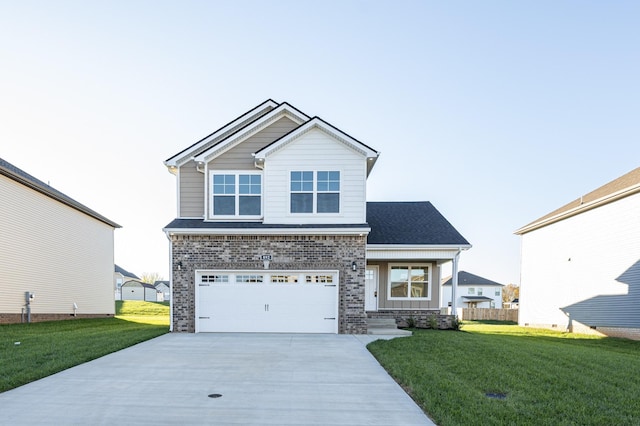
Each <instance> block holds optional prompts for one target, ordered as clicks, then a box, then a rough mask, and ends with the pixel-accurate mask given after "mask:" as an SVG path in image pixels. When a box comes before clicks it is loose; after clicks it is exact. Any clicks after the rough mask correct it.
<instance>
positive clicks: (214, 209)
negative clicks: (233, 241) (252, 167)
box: [211, 173, 262, 218]
mask: <svg viewBox="0 0 640 426" xmlns="http://www.w3.org/2000/svg"><path fill="white" fill-rule="evenodd" d="M211 176H212V177H211V183H212V185H211V187H212V197H211V199H212V201H211V216H212V217H214V218H239V217H244V218H259V217H260V216H261V214H262V175H260V174H258V173H212V175H211Z"/></svg>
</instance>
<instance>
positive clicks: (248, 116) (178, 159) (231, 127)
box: [164, 99, 279, 169]
mask: <svg viewBox="0 0 640 426" xmlns="http://www.w3.org/2000/svg"><path fill="white" fill-rule="evenodd" d="M278 105H279V104H278V103H277V102H276V101H274V100H273V99H267V100H266V101H264V102H262V103H261V104H260V105H258V106H256V107H255V108H252V109H250V110H249V111H247V112H245V113H244V114H242V115H240V116H239V117H237V118H235V119H234V120H231V121H230V122H228V123H227V124H225V125H224V126H222V127H220V128H219V129H218V130H216V131H214V132H213V133H211V134H209V135H207V136H205V137H204V138H202V139H200V140H199V141H198V142H196V143H194V144H193V145H191V146H189V147H187V148H185V149H183V150H182V151H180V152H178V153H177V154H174V155H173V156H171V157H169V158H167V159H166V160H165V161H164V164H165V165H166V166H167V167H169V168H170V169H171V168H173V167H176V166H178V165H180V163H182V162H184V161H185V159H187V160H188V159H190V158H191V157H192V156H193V155H194V153H195V152H200V151H202V150H204V149H207V148H208V147H210V146H213V145H215V144H217V143H219V142H220V141H221V140H222V139H224V138H226V137H227V136H229V135H230V134H232V133H234V132H236V131H238V129H241V128H243V127H246V126H247V125H249V124H250V123H252V122H254V121H256V120H258V119H259V118H260V117H262V116H263V115H265V114H267V113H268V112H269V111H271V110H273V109H274V108H276V107H277V106H278Z"/></svg>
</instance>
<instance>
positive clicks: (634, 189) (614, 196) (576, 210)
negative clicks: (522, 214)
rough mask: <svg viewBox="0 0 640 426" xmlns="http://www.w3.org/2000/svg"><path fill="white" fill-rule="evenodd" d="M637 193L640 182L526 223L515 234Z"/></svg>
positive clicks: (639, 191)
mask: <svg viewBox="0 0 640 426" xmlns="http://www.w3.org/2000/svg"><path fill="white" fill-rule="evenodd" d="M637 193H640V184H637V185H633V186H630V187H628V188H625V189H623V190H620V191H617V192H614V193H613V194H610V195H607V196H605V197H602V198H598V199H597V200H594V201H591V202H589V203H586V204H582V205H580V206H578V207H575V208H573V209H570V210H567V211H564V212H562V213H560V214H557V215H555V216H552V217H549V218H547V219H545V220H541V221H536V222H533V223H530V224H528V225H525V226H523V227H522V228H519V229H517V230H516V231H514V234H516V235H524V234H526V233H528V232H531V231H535V230H536V229H540V228H543V227H545V226H547V225H551V224H554V223H557V222H560V221H562V220H564V219H568V218H570V217H573V216H576V215H579V214H581V213H584V212H586V211H589V210H593V209H595V208H597V207H601V206H604V205H605V204H609V203H612V202H614V201H618V200H620V199H622V198H626V197H628V196H630V195H634V194H637Z"/></svg>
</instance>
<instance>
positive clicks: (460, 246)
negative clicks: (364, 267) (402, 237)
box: [367, 244, 472, 250]
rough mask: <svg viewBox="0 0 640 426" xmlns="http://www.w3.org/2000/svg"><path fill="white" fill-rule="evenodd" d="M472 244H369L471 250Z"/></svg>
mask: <svg viewBox="0 0 640 426" xmlns="http://www.w3.org/2000/svg"><path fill="white" fill-rule="evenodd" d="M471 247H472V245H471V244H367V248H372V249H376V250H437V249H441V250H469V249H470V248H471Z"/></svg>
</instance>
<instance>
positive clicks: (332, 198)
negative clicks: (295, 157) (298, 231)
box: [290, 171, 340, 213]
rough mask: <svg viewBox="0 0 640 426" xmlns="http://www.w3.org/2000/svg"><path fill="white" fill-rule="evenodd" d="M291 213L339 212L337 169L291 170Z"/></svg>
mask: <svg viewBox="0 0 640 426" xmlns="http://www.w3.org/2000/svg"><path fill="white" fill-rule="evenodd" d="M290 200H291V204H290V206H291V207H290V211H291V213H339V212H340V172H339V171H317V172H313V171H293V172H291V179H290Z"/></svg>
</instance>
